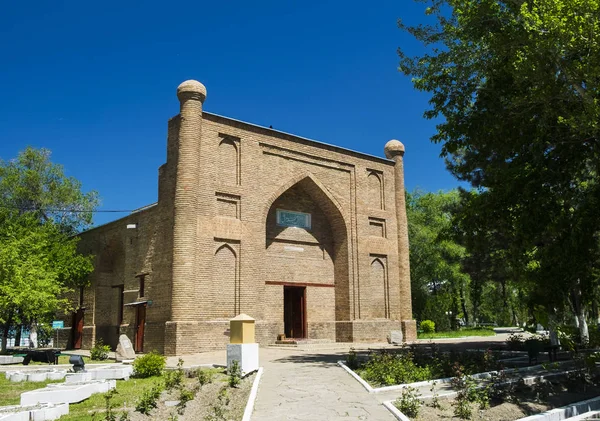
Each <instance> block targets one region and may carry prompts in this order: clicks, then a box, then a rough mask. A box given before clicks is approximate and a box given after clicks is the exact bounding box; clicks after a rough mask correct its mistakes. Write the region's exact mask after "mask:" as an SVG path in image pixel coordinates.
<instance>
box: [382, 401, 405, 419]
mask: <svg viewBox="0 0 600 421" xmlns="http://www.w3.org/2000/svg"><path fill="white" fill-rule="evenodd" d="M383 406H385V407H386V408H387V409H388V411H390V412H391V413H392V415H393V416H394V417H396V419H397V420H400V421H410V418H408V417H407V416H406V415H404V414H403V413H402V412H400V410H399V409H398V408H396V405H394V401H385V402H384V403H383Z"/></svg>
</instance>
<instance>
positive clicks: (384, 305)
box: [360, 256, 390, 319]
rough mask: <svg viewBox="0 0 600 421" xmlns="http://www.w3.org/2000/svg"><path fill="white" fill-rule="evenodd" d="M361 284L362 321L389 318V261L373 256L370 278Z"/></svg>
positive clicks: (382, 257)
mask: <svg viewBox="0 0 600 421" xmlns="http://www.w3.org/2000/svg"><path fill="white" fill-rule="evenodd" d="M365 281H366V282H361V294H360V300H361V314H360V316H361V319H383V318H389V315H390V308H389V285H388V275H387V259H386V257H384V256H371V264H370V268H369V276H368V279H367V280H365Z"/></svg>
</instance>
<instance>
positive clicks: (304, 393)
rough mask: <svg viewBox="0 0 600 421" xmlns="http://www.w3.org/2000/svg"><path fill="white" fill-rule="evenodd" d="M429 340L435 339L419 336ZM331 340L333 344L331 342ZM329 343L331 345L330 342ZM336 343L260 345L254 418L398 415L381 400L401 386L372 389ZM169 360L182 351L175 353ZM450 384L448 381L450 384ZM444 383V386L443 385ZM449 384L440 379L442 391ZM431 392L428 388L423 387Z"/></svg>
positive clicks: (214, 355)
mask: <svg viewBox="0 0 600 421" xmlns="http://www.w3.org/2000/svg"><path fill="white" fill-rule="evenodd" d="M507 336H508V335H506V334H501V335H497V336H496V337H486V338H482V337H478V338H460V339H453V340H436V341H435V342H438V343H439V344H440V346H453V347H460V348H479V347H481V346H485V345H484V344H488V345H489V344H490V342H503V341H505V340H506V337H507ZM417 342H418V343H420V344H423V345H426V344H427V343H428V342H429V341H417ZM330 345H331V344H330ZM330 345H329V346H330ZM339 345H340V346H339V347H336V348H333V349H331V348H330V347H329V346H328V347H327V349H324V348H325V346H324V347H323V348H322V349H320V348H319V345H315V346H314V347H313V348H312V349H298V348H288V349H285V348H283V349H282V348H272V347H266V348H261V349H260V365H261V366H263V367H264V373H263V377H262V380H261V382H260V386H259V389H258V397H257V400H256V405H255V408H254V413H253V415H252V419H253V420H256V421H279V420H306V421H329V420H373V421H378V420H382V421H393V420H395V418H394V417H393V415H392V414H391V413H390V412H389V411H388V410H387V409H385V408H384V406H383V405H381V402H382V401H384V400H390V399H395V398H396V397H398V396H399V394H400V392H397V391H395V392H388V393H381V394H369V393H368V392H367V391H366V390H365V389H364V388H363V387H362V386H361V385H360V384H359V383H358V382H357V381H356V380H355V379H354V378H352V377H351V376H350V375H349V374H348V373H346V372H345V371H344V370H343V369H342V368H341V367H339V366H338V365H337V361H338V360H344V359H345V357H346V355H347V353H348V350H349V348H350V346H351V345H350V344H339ZM354 346H355V347H356V349H357V350H359V349H368V348H381V347H389V345H387V344H355V345H354ZM226 359H227V358H226V353H225V351H217V352H206V353H201V354H195V355H186V356H184V357H183V360H184V366H191V365H198V364H211V363H212V364H220V365H225V364H226ZM167 364H168V365H169V366H175V365H176V364H177V357H169V358H168V360H167ZM446 387H447V386H446ZM440 389H441V390H440ZM444 389H445V387H443V386H442V385H440V387H439V389H438V393H440V392H441V393H443V390H444ZM423 392H425V390H423Z"/></svg>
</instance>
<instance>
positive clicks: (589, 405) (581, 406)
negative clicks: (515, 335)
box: [383, 370, 600, 421]
mask: <svg viewBox="0 0 600 421" xmlns="http://www.w3.org/2000/svg"><path fill="white" fill-rule="evenodd" d="M572 371H574V370H571V371H564V372H560V373H551V374H548V375H545V376H544V375H541V376H537V377H536V376H532V377H526V378H524V380H530V381H531V380H535V379H536V378H544V377H550V376H556V375H559V374H568V373H571V372H572ZM515 381H517V380H513V381H508V382H507V383H513V382H515ZM404 386H407V385H404ZM480 387H481V386H480ZM480 387H477V389H479V388H480ZM456 394H457V392H447V393H440V394H438V395H437V397H438V398H442V397H444V398H449V397H451V396H454V395H456ZM432 397H433V395H428V396H420V398H422V399H430V398H432ZM394 402H395V400H390V401H385V402H383V406H385V407H386V408H387V410H388V411H390V412H391V413H392V415H393V416H394V417H396V419H397V420H400V421H410V419H409V418H408V417H407V416H406V415H404V414H403V413H402V412H400V410H399V409H398V408H396V405H394ZM582 410H583V411H584V412H581V411H582ZM570 411H573V412H574V413H571V412H570ZM592 414H600V396H599V397H596V398H592V399H588V400H585V401H581V402H575V403H572V404H569V405H566V406H562V407H560V408H555V409H551V410H549V411H546V412H541V413H539V414H535V415H530V416H528V417H525V418H519V419H518V420H516V421H562V420H567V421H579V420H585V419H586V418H587V417H588V416H590V415H592Z"/></svg>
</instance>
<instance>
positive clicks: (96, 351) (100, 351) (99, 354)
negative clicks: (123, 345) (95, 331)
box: [90, 339, 110, 361]
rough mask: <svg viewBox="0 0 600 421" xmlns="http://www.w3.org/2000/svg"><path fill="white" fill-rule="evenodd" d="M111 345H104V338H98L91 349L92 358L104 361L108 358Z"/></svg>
mask: <svg viewBox="0 0 600 421" xmlns="http://www.w3.org/2000/svg"><path fill="white" fill-rule="evenodd" d="M109 352H110V345H104V342H103V341H102V339H98V340H97V341H96V342H95V343H94V346H93V347H92V349H90V358H91V359H92V360H94V361H104V360H106V359H108V353H109Z"/></svg>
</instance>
